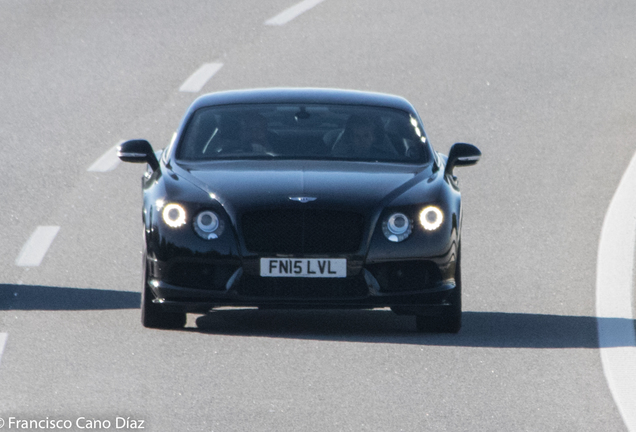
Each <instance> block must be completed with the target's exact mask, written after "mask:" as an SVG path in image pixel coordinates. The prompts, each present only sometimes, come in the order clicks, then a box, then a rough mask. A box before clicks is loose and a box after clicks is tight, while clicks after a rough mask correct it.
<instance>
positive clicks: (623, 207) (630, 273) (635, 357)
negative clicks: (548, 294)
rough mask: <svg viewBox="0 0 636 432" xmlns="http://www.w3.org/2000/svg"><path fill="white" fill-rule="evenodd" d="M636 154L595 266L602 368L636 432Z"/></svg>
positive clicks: (610, 210) (611, 212)
mask: <svg viewBox="0 0 636 432" xmlns="http://www.w3.org/2000/svg"><path fill="white" fill-rule="evenodd" d="M635 196H636V155H634V157H632V160H631V162H630V164H629V166H628V168H627V171H625V174H623V178H622V179H621V182H620V184H619V185H618V189H617V190H616V192H615V193H614V197H613V198H612V201H611V203H610V206H609V208H608V209H607V213H606V214H605V220H604V221H603V227H602V229H601V238H600V240H599V247H598V258H597V264H596V316H597V325H598V338H599V347H600V351H601V361H602V363H603V372H604V373H605V378H606V380H607V383H608V385H609V388H610V391H611V393H612V396H613V398H614V401H615V402H616V405H617V407H618V410H619V412H620V413H621V416H622V417H623V421H624V422H625V425H626V426H627V429H628V430H629V431H631V432H636V335H635V332H634V317H633V314H632V289H633V284H634V264H633V263H634V243H635V242H636V202H635V201H634V197H635Z"/></svg>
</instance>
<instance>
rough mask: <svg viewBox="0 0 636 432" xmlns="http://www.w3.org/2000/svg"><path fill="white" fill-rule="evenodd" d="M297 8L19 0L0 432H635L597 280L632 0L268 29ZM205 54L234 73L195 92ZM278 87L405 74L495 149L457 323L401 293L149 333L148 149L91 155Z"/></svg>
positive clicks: (377, 9)
mask: <svg viewBox="0 0 636 432" xmlns="http://www.w3.org/2000/svg"><path fill="white" fill-rule="evenodd" d="M295 3H296V0H291V1H290V0H271V1H268V2H262V1H256V0H241V1H230V0H217V1H208V2H200V1H192V0H185V1H181V2H169V1H152V2H151V1H135V2H127V1H122V0H105V1H100V2H85V1H80V0H73V1H60V0H46V1H43V0H37V1H36V0H2V1H1V2H0V59H1V61H0V138H1V142H2V144H1V147H0V148H1V149H2V153H1V155H2V175H1V177H0V202H1V203H2V211H0V239H2V245H3V247H2V254H1V255H0V256H1V259H0V277H1V278H0V283H1V284H2V285H0V355H1V359H0V418H2V419H3V420H4V421H5V422H6V423H5V426H4V429H7V430H8V428H9V423H8V422H9V418H10V417H13V418H14V419H22V420H42V419H47V420H69V421H71V422H72V423H73V428H76V429H78V424H79V425H80V426H81V425H83V426H86V425H87V423H86V421H87V420H81V419H82V418H85V419H88V420H91V421H92V420H96V421H101V429H102V430H106V429H110V430H115V429H116V426H117V425H121V424H122V422H124V421H125V420H117V417H119V418H122V419H128V423H125V425H124V427H122V428H119V430H133V428H132V426H134V424H133V423H131V420H139V421H141V420H143V422H144V424H143V426H144V427H145V430H152V431H177V430H178V431H256V430H259V431H267V430H271V431H286V430H289V431H300V430H316V431H343V430H351V431H361V430H372V431H399V430H404V431H421V430H448V431H460V430H466V431H473V430H479V431H490V430H492V431H500V430H524V431H526V430H527V431H548V430H558V431H565V430H571V431H599V430H603V431H621V430H626V426H625V424H624V423H623V420H622V418H621V415H620V413H619V411H618V408H617V406H616V404H615V402H614V400H613V399H612V396H611V394H610V390H609V388H608V384H607V381H606V378H605V376H604V373H603V368H602V365H601V358H600V355H599V349H598V337H597V330H596V325H597V324H596V318H595V309H594V296H595V269H596V258H597V247H598V243H599V235H600V232H601V225H602V222H603V217H604V214H605V211H606V209H607V207H608V205H609V203H610V200H611V198H612V195H613V193H614V191H615V190H616V188H617V185H618V183H619V181H620V179H621V176H622V174H623V172H624V171H625V169H626V168H627V164H628V162H629V160H630V159H631V157H632V154H633V153H634V143H635V142H636V139H635V138H636V86H635V85H634V84H635V78H634V77H635V76H636V74H635V72H636V26H634V24H633V22H634V18H635V17H636V3H634V2H633V1H630V0H613V1H605V2H597V1H588V0H583V1H581V0H579V1H569V0H568V1H559V2H553V1H546V0H537V1H534V2H527V1H518V0H513V1H507V2H503V1H494V0H484V1H481V2H470V1H464V0H450V1H449V0H446V1H427V2H420V1H404V2H383V1H377V0H369V1H365V2H353V1H344V0H325V1H324V2H322V3H320V4H317V5H316V6H315V7H314V8H312V9H310V10H307V11H306V12H305V13H303V14H302V15H299V16H297V17H296V18H294V19H293V20H291V21H289V22H288V23H286V24H284V25H280V26H273V25H265V21H267V20H268V19H270V18H273V17H275V16H276V15H277V14H279V13H280V12H282V11H283V10H285V9H286V8H288V7H290V6H292V5H294V4H295ZM206 63H222V64H223V67H222V68H221V69H220V70H219V71H218V72H217V73H216V74H215V75H214V76H213V77H211V78H210V79H209V81H207V82H206V83H205V85H204V86H203V88H202V89H201V90H200V91H199V92H196V93H192V92H183V91H179V89H180V87H181V86H182V84H184V82H185V81H186V80H187V79H188V77H190V76H191V75H192V74H193V73H194V72H195V71H196V70H197V69H199V67H201V66H202V65H203V64H206ZM267 86H321V87H322V86H325V87H340V88H355V89H361V90H374V91H382V92H388V93H396V94H399V95H402V96H405V97H407V98H408V99H409V100H411V101H412V102H413V103H414V105H415V106H416V107H417V108H418V110H419V112H420V114H421V116H422V118H423V119H424V122H425V126H426V127H427V132H428V135H429V137H430V138H431V140H432V143H433V146H434V147H435V148H436V149H438V150H440V151H443V152H446V151H447V150H448V148H449V147H450V145H451V144H452V143H453V142H456V141H464V142H471V143H474V144H476V145H477V146H478V147H480V149H481V150H482V151H483V154H484V156H483V158H482V161H481V162H480V163H479V164H478V165H477V166H476V167H473V168H465V169H461V170H459V169H458V170H457V174H458V175H459V177H460V181H461V185H462V191H463V198H464V205H465V207H464V239H463V242H462V244H463V249H462V256H463V263H462V264H463V280H464V310H465V318H464V327H463V328H462V331H461V332H460V333H459V334H457V335H432V334H423V335H421V334H417V333H415V332H414V322H413V319H412V318H410V317H399V316H396V315H393V314H392V313H391V312H389V311H387V310H378V311H353V312H350V311H320V312H312V311H307V312H299V311H294V312H279V311H267V312H262V311H261V312H259V311H253V310H222V311H218V312H214V313H213V314H211V315H209V316H195V315H190V316H189V319H188V326H187V328H186V329H184V330H183V331H159V330H148V329H144V328H142V327H141V324H140V322H139V318H140V317H139V311H138V304H139V299H140V295H139V287H140V281H141V274H140V271H141V224H140V210H141V206H140V190H139V183H140V180H139V178H140V176H141V174H142V171H143V168H142V167H141V166H138V165H130V164H122V165H118V166H116V167H115V168H114V169H112V170H111V171H107V172H95V171H88V169H89V167H91V166H92V165H93V164H94V163H95V162H96V161H97V160H98V159H99V158H100V157H101V156H102V155H103V154H104V153H106V152H107V151H108V150H109V149H111V148H112V147H113V146H115V145H116V144H117V143H118V142H120V141H121V140H124V139H129V138H146V139H148V140H150V142H151V143H152V144H153V145H154V146H155V147H157V148H161V147H163V146H165V145H166V144H167V143H168V142H169V140H170V138H171V136H172V133H173V131H174V129H175V128H176V126H177V124H178V123H179V121H180V119H181V116H182V115H183V112H184V110H185V109H186V107H187V106H188V105H189V104H190V103H191V102H192V101H193V100H194V98H195V97H196V96H198V95H199V94H203V93H205V92H211V91H217V90H225V89H233V88H243V87H267ZM42 226H44V227H59V231H56V235H55V236H54V237H53V238H52V241H51V242H50V247H47V248H45V250H42V251H41V252H42V257H41V258H42V259H41V262H40V263H39V265H31V266H24V265H19V264H20V260H19V258H20V256H21V254H22V253H24V250H25V249H24V248H25V244H26V243H27V241H28V240H29V238H30V237H31V236H32V234H33V233H34V232H36V229H37V227H42ZM78 419H80V420H78ZM105 421H110V422H111V425H110V428H106V427H104V422H105ZM76 422H79V423H76ZM118 422H119V423H118ZM94 424H97V423H94ZM137 425H139V424H138V423H137ZM12 428H13V429H15V428H16V427H15V425H14V427H12ZM23 429H24V428H23ZM94 429H99V428H98V427H94ZM78 430H79V429H78Z"/></svg>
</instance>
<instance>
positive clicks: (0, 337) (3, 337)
mask: <svg viewBox="0 0 636 432" xmlns="http://www.w3.org/2000/svg"><path fill="white" fill-rule="evenodd" d="M8 337H9V335H8V334H7V333H0V361H2V353H3V352H4V346H5V345H6V344H7V338H8Z"/></svg>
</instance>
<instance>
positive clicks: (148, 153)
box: [117, 140, 159, 171]
mask: <svg viewBox="0 0 636 432" xmlns="http://www.w3.org/2000/svg"><path fill="white" fill-rule="evenodd" d="M117 156H118V157H119V159H121V160H122V161H123V162H132V163H147V164H148V165H150V168H152V170H153V171H156V170H157V169H158V168H159V161H158V160H157V156H155V152H154V150H153V149H152V146H151V145H150V143H149V142H148V141H146V140H130V141H126V142H124V143H121V144H120V145H119V148H118V149H117Z"/></svg>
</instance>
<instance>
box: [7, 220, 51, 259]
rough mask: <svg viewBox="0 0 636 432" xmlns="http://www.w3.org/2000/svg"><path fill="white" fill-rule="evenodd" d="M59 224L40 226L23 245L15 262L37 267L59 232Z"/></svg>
mask: <svg viewBox="0 0 636 432" xmlns="http://www.w3.org/2000/svg"><path fill="white" fill-rule="evenodd" d="M59 230H60V227H59V226H39V227H37V228H36V230H35V231H34V232H33V234H31V237H29V240H27V242H26V243H25V244H24V246H23V247H22V251H21V252H20V255H18V258H17V259H16V260H15V264H16V265H17V266H20V267H37V266H39V265H40V264H41V263H42V260H43V259H44V256H45V255H46V252H47V251H48V250H49V247H50V246H51V244H52V243H53V240H54V239H55V236H56V235H57V233H58V232H59Z"/></svg>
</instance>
